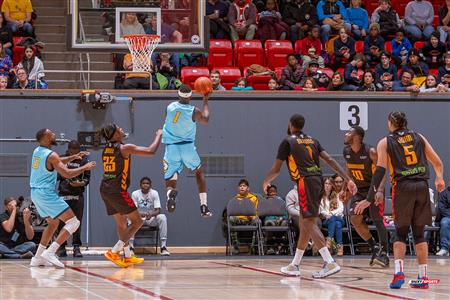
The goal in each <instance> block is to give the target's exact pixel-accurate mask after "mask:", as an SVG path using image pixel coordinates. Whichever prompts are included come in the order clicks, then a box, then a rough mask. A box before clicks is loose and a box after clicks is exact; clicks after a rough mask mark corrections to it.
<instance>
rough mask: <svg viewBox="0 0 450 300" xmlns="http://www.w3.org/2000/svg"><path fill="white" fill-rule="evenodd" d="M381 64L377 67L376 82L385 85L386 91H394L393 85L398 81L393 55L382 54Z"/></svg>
mask: <svg viewBox="0 0 450 300" xmlns="http://www.w3.org/2000/svg"><path fill="white" fill-rule="evenodd" d="M380 60H381V62H380V63H379V64H378V65H376V67H375V80H376V81H377V82H380V83H381V84H382V85H383V89H384V90H385V91H391V90H392V83H393V82H394V81H397V80H398V75H397V74H398V73H397V72H398V71H397V66H396V65H395V64H392V63H391V54H390V53H389V52H382V53H381V55H380Z"/></svg>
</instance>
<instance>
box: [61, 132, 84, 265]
mask: <svg viewBox="0 0 450 300" xmlns="http://www.w3.org/2000/svg"><path fill="white" fill-rule="evenodd" d="M80 150H81V147H80V144H79V143H78V141H76V140H72V141H70V142H69V144H68V149H67V152H66V154H65V155H61V156H62V157H63V156H69V155H75V154H77V153H79V152H80ZM87 163H88V159H87V158H86V156H84V157H83V158H82V159H76V160H73V161H71V162H70V163H69V164H68V165H67V167H68V168H69V169H75V168H79V167H81V166H83V165H85V164H87ZM90 177H91V172H90V171H85V172H84V173H82V174H81V175H79V176H77V177H75V178H72V179H67V178H64V177H61V176H60V175H59V174H58V180H59V188H58V190H59V195H60V196H62V197H63V198H64V199H65V200H66V202H67V204H69V206H70V208H71V209H72V210H73V212H74V213H75V216H76V217H77V219H78V220H80V222H81V223H82V220H83V210H84V190H85V187H86V186H87V185H88V184H89V179H90ZM63 225H64V223H60V226H59V227H60V228H59V230H61V228H62V227H63ZM59 230H58V231H59ZM81 244H82V243H81V225H80V227H78V229H77V231H75V233H74V234H73V240H72V245H73V256H74V257H83V255H82V254H81V251H80V246H81ZM58 255H59V256H60V257H61V256H62V257H64V256H67V253H66V243H65V244H63V245H61V247H60V249H59V251H58Z"/></svg>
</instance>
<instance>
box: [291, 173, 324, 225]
mask: <svg viewBox="0 0 450 300" xmlns="http://www.w3.org/2000/svg"><path fill="white" fill-rule="evenodd" d="M297 186H298V204H299V207H300V213H301V214H302V217H303V218H310V217H318V216H319V207H320V202H321V200H322V194H323V179H322V176H307V177H301V178H300V179H299V180H298V182H297Z"/></svg>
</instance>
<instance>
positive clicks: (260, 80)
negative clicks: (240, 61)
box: [244, 68, 272, 90]
mask: <svg viewBox="0 0 450 300" xmlns="http://www.w3.org/2000/svg"><path fill="white" fill-rule="evenodd" d="M247 73H248V68H245V69H244V77H246V78H247V80H248V85H250V86H252V87H253V89H254V90H268V89H269V80H270V79H272V76H270V75H251V76H248V74H247Z"/></svg>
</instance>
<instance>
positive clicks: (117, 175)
mask: <svg viewBox="0 0 450 300" xmlns="http://www.w3.org/2000/svg"><path fill="white" fill-rule="evenodd" d="M120 145H121V144H120V143H114V142H110V143H108V144H107V145H106V147H105V149H103V153H102V161H103V170H104V174H103V179H102V183H101V187H100V189H101V190H102V191H105V192H107V193H108V192H111V193H117V192H123V191H126V190H127V189H128V187H129V185H130V157H128V158H124V157H123V156H122V153H121V152H120Z"/></svg>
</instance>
